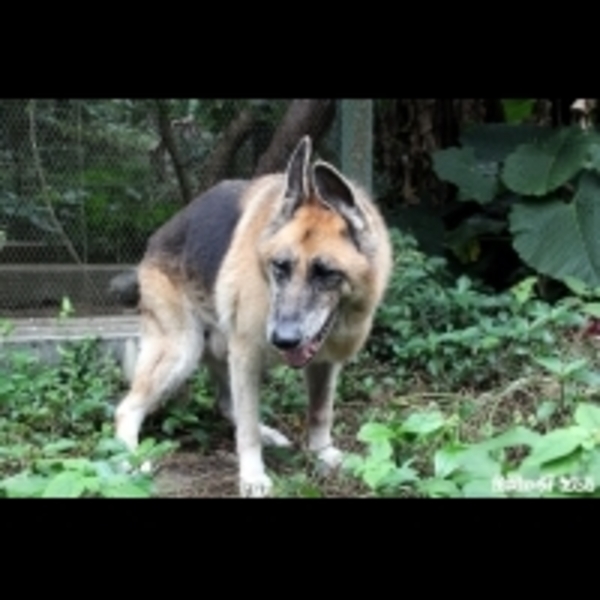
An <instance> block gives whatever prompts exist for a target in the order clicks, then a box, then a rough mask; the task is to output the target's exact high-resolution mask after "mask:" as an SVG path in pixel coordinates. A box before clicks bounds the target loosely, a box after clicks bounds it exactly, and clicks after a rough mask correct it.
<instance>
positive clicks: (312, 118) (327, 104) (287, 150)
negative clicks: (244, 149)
mask: <svg viewBox="0 0 600 600" xmlns="http://www.w3.org/2000/svg"><path fill="white" fill-rule="evenodd" d="M334 114H335V101H334V100H293V101H292V102H291V104H290V106H289V108H288V110H287V112H286V113H285V115H284V116H283V119H282V120H281V123H280V125H279V127H278V128H277V130H276V131H275V134H274V135H273V139H272V140H271V144H270V145H269V147H268V148H267V150H266V152H265V153H264V154H263V155H262V156H261V157H260V159H259V161H258V165H257V166H256V170H255V172H254V175H255V176H258V175H265V174H267V173H276V172H278V171H282V170H283V169H285V167H286V165H287V161H288V159H289V156H290V154H291V152H292V150H293V149H294V147H295V146H296V144H297V143H298V141H299V140H300V138H301V137H302V136H304V135H310V136H311V138H312V140H313V144H314V145H316V143H317V142H318V140H319V139H320V138H321V136H322V135H323V134H324V133H325V132H326V131H327V129H328V128H329V125H330V124H331V122H332V120H333V117H334Z"/></svg>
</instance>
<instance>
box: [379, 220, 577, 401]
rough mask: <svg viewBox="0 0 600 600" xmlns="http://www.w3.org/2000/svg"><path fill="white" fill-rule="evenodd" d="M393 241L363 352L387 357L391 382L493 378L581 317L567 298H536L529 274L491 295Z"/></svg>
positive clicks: (485, 381) (405, 241) (401, 239)
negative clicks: (387, 278) (384, 287)
mask: <svg viewBox="0 0 600 600" xmlns="http://www.w3.org/2000/svg"><path fill="white" fill-rule="evenodd" d="M392 241H393V244H394V256H395V259H394V260H395V264H394V272H393V276H392V280H391V282H390V286H389V290H388V294H387V296H386V299H385V302H384V303H383V305H382V307H381V309H380V311H379V312H378V314H377V317H376V322H375V328H374V333H373V335H372V336H371V339H370V341H369V344H368V351H369V354H370V356H372V357H373V358H374V359H376V360H378V361H382V360H385V361H386V363H387V364H388V365H389V369H390V370H391V372H392V373H393V375H394V377H395V380H396V387H400V388H403V387H405V386H407V385H410V384H411V379H407V377H411V378H414V377H415V376H418V377H419V378H420V379H421V380H425V381H427V382H428V384H429V385H431V386H433V389H435V390H439V389H454V388H456V386H460V385H465V384H469V385H470V386H476V387H481V386H484V385H490V384H493V383H494V382H495V381H497V380H498V379H499V378H501V377H502V376H503V374H504V373H506V372H510V371H512V370H514V369H516V368H519V365H520V364H521V363H522V361H523V357H525V356H528V355H529V354H531V353H536V352H537V353H540V352H542V351H543V350H544V349H546V348H549V347H552V345H553V344H554V343H555V342H556V340H557V337H558V336H559V335H560V332H561V331H565V330H567V329H570V328H572V327H575V326H580V325H581V324H582V323H583V321H584V317H583V316H582V315H581V314H580V313H579V312H577V311H576V310H574V308H573V307H574V301H573V300H565V301H563V302H560V303H557V304H556V305H555V306H552V305H550V304H548V303H546V302H543V301H541V300H537V299H536V298H535V297H534V294H533V286H534V283H535V282H534V280H526V281H523V282H521V283H520V284H519V285H517V286H515V287H514V288H513V289H512V290H509V291H507V292H504V293H499V294H493V295H492V294H489V293H487V292H485V291H484V290H482V289H481V288H480V287H478V286H477V285H476V284H475V282H474V281H472V280H471V279H470V278H469V277H467V276H461V277H459V278H458V279H456V280H454V279H453V278H452V275H451V273H450V271H449V269H448V268H447V264H446V262H445V260H444V259H442V258H439V257H428V256H426V255H424V254H423V253H422V252H420V251H419V250H418V249H417V247H416V242H415V240H414V238H412V237H410V236H407V235H404V234H401V233H400V232H398V231H395V230H394V231H393V232H392Z"/></svg>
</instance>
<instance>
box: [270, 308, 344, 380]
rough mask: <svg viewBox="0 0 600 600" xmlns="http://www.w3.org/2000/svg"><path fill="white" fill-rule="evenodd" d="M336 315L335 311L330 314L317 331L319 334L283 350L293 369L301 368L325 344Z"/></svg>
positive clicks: (287, 361) (282, 353)
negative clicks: (294, 346) (290, 348)
mask: <svg viewBox="0 0 600 600" xmlns="http://www.w3.org/2000/svg"><path fill="white" fill-rule="evenodd" d="M335 317H336V312H335V311H334V312H332V313H331V314H330V315H329V317H328V318H327V321H325V324H324V325H323V327H321V329H320V331H319V333H317V335H315V336H314V337H313V338H312V339H310V340H308V341H307V342H304V343H303V344H301V345H300V346H297V347H296V348H294V349H292V350H284V351H281V355H282V356H283V359H284V360H285V362H286V363H287V364H288V366H290V367H292V368H293V369H301V368H302V367H305V366H306V365H307V364H308V363H309V362H310V361H311V360H312V359H313V358H314V357H315V354H316V353H317V352H318V351H319V349H320V348H321V346H322V345H323V342H324V341H325V338H326V337H327V335H328V334H329V332H330V331H331V328H332V326H333V323H334V322H335Z"/></svg>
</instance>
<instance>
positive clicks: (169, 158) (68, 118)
mask: <svg viewBox="0 0 600 600" xmlns="http://www.w3.org/2000/svg"><path fill="white" fill-rule="evenodd" d="M338 105H339V102H334V101H310V100H306V101H292V100H262V101H259V100H64V99H63V100H40V99H37V100H27V99H22V100H18V99H11V100H0V317H19V316H55V315H56V314H57V313H58V311H59V308H60V306H61V304H62V302H63V299H64V298H68V299H69V301H70V303H71V305H72V306H73V307H74V309H75V312H76V314H77V315H79V316H88V315H94V314H119V313H120V312H122V310H123V309H122V308H121V307H120V306H118V305H117V304H116V303H115V302H114V300H112V299H111V297H110V295H109V293H108V289H109V282H110V280H111V279H112V278H113V277H115V276H116V275H117V274H119V273H121V272H123V271H124V270H126V269H128V268H129V267H131V266H133V265H135V264H137V263H138V261H139V260H140V259H141V257H142V255H143V253H144V250H145V245H146V241H147V239H148V237H149V235H151V234H152V233H153V232H154V231H155V230H156V228H158V227H159V226H160V225H161V224H162V223H164V222H165V221H166V220H167V219H168V218H169V217H170V216H171V215H172V214H173V213H174V212H175V211H177V210H178V209H179V208H181V207H182V206H183V205H184V204H185V203H186V202H187V201H189V200H190V199H191V198H193V197H194V196H196V195H197V194H198V193H200V192H201V191H203V190H204V189H206V188H207V187H209V186H210V185H212V184H214V183H216V181H218V180H220V179H222V178H225V177H252V176H253V175H256V174H260V173H265V172H271V171H273V170H278V169H280V168H282V167H283V166H284V164H285V160H287V153H288V150H289V147H290V144H293V143H295V142H297V140H298V138H299V136H300V135H301V134H302V133H304V132H307V131H308V132H310V133H312V134H313V136H314V137H315V138H316V139H318V140H319V142H318V144H317V151H318V154H319V155H320V156H321V157H323V158H325V159H327V160H331V161H334V162H336V163H338V164H339V157H340V150H339V148H340V144H339V135H340V133H339V132H340V125H339V113H340V112H341V111H340V110H339V106H338ZM282 160H283V161H284V162H283V163H282V162H281V161H282Z"/></svg>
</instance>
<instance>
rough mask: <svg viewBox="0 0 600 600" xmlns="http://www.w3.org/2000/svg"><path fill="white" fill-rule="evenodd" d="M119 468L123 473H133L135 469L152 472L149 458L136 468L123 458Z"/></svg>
mask: <svg viewBox="0 0 600 600" xmlns="http://www.w3.org/2000/svg"><path fill="white" fill-rule="evenodd" d="M120 468H121V471H123V473H128V474H133V473H135V472H136V471H137V472H139V473H144V474H148V473H152V471H153V466H152V463H151V462H150V461H149V460H145V461H144V462H143V463H142V464H141V465H140V466H139V467H138V468H137V469H136V468H135V467H134V466H133V465H132V464H131V463H130V462H129V461H128V460H124V461H123V462H122V463H121V465H120Z"/></svg>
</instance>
